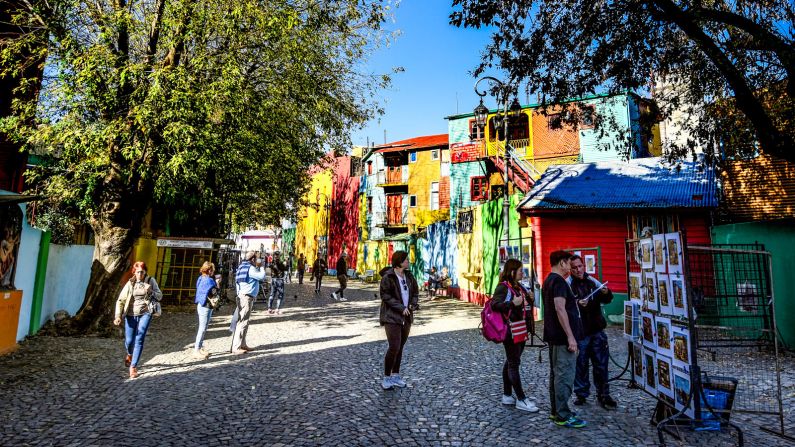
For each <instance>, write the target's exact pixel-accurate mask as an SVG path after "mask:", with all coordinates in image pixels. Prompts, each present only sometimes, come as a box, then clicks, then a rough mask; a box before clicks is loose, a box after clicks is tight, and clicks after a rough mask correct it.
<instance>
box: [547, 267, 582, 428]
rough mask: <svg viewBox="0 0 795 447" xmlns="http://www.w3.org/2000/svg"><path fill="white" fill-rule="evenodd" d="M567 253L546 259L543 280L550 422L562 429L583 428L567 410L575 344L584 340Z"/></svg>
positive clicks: (577, 419) (575, 354) (574, 361)
mask: <svg viewBox="0 0 795 447" xmlns="http://www.w3.org/2000/svg"><path fill="white" fill-rule="evenodd" d="M571 257H572V255H571V253H569V252H567V251H554V252H552V254H551V255H550V256H549V264H550V266H551V270H552V271H551V272H550V273H549V275H548V276H547V278H546V280H544V285H543V288H542V291H541V293H542V296H543V299H544V341H545V342H547V344H548V345H549V368H550V371H549V401H550V406H551V414H550V419H552V421H553V422H554V423H555V424H556V425H559V426H561V427H571V428H580V427H585V425H586V422H585V421H583V420H582V419H579V418H577V417H576V416H575V415H574V412H573V411H571V409H570V408H569V398H570V397H571V391H572V387H573V385H574V374H575V371H576V366H577V343H578V341H579V340H581V339H582V338H583V330H582V321H581V320H580V311H579V306H578V305H577V298H576V297H575V296H574V292H572V290H571V287H570V286H569V283H568V282H566V276H568V275H569V272H570V271H571V265H570V259H571Z"/></svg>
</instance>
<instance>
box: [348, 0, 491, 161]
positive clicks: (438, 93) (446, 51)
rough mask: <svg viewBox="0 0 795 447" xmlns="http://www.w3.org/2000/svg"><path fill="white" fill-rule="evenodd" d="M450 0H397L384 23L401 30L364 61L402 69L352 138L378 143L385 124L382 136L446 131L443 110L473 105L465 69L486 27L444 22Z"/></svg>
mask: <svg viewBox="0 0 795 447" xmlns="http://www.w3.org/2000/svg"><path fill="white" fill-rule="evenodd" d="M451 4H452V2H451V1H449V0H429V1H421V0H403V1H402V2H401V4H400V5H399V6H398V8H397V10H396V11H395V14H394V18H395V22H394V23H391V22H390V23H387V24H386V28H387V29H388V30H400V32H401V35H399V36H398V37H397V38H396V40H395V41H394V42H393V44H392V45H391V46H389V47H385V48H382V49H380V50H379V51H378V52H377V53H376V54H375V55H374V56H373V58H372V59H371V60H370V62H369V63H368V64H367V66H366V67H367V69H368V70H369V71H371V72H375V73H384V72H389V71H390V70H391V69H392V67H396V66H400V67H403V68H404V69H405V72H403V73H396V74H394V75H393V79H392V80H393V84H392V87H391V88H390V89H389V90H386V91H382V92H381V95H380V96H381V100H382V101H381V102H382V103H383V105H384V109H385V114H384V115H382V116H381V117H380V118H377V119H374V120H372V121H370V122H369V123H368V124H367V125H366V127H365V128H364V129H362V130H359V131H356V132H354V133H353V136H352V139H353V144H355V145H365V144H366V143H367V138H368V137H369V138H370V141H375V144H383V143H384V131H385V130H386V141H387V142H390V141H397V140H402V139H406V138H411V137H415V136H421V135H432V134H440V133H447V120H445V119H444V117H445V116H449V115H455V114H457V113H468V112H471V111H472V110H473V109H474V108H475V106H477V104H478V96H477V95H476V94H475V92H474V90H473V86H474V84H475V78H473V77H472V75H471V74H470V73H471V71H472V70H473V69H474V68H475V67H476V66H477V64H478V62H479V61H480V55H481V53H482V52H483V49H484V48H485V46H486V44H487V43H488V41H489V32H488V31H486V30H483V29H480V30H473V29H463V28H456V27H454V26H452V25H449V24H448V22H449V15H450V12H451V11H452V6H451ZM486 74H494V73H486ZM497 77H499V76H497ZM484 85H485V83H481V87H483V86H484ZM456 95H457V96H456ZM456 104H457V105H456ZM486 105H487V106H488V107H490V108H491V107H495V106H496V103H495V102H494V98H490V97H487V102H486Z"/></svg>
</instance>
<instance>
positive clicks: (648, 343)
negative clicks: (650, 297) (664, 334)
mask: <svg viewBox="0 0 795 447" xmlns="http://www.w3.org/2000/svg"><path fill="white" fill-rule="evenodd" d="M640 331H641V335H642V336H643V347H644V348H651V349H653V350H657V348H656V343H655V340H654V315H652V314H651V313H649V312H641V313H640Z"/></svg>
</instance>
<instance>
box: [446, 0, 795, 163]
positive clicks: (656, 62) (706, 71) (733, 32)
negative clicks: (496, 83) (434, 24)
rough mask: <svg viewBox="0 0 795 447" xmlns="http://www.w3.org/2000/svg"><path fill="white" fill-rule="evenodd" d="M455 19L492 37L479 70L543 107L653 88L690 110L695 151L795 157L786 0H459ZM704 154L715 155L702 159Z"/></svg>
mask: <svg viewBox="0 0 795 447" xmlns="http://www.w3.org/2000/svg"><path fill="white" fill-rule="evenodd" d="M453 6H454V11H453V13H452V14H451V16H450V17H451V23H453V24H454V25H457V26H462V27H481V26H492V27H494V28H495V31H494V32H493V33H492V39H491V42H490V43H489V45H488V46H487V48H486V51H485V52H484V56H483V59H482V63H481V64H480V66H479V67H478V68H477V70H476V73H478V74H479V73H481V72H482V71H484V70H485V69H487V68H491V67H493V66H494V65H497V66H498V67H499V68H501V69H503V70H505V71H506V72H507V74H508V77H509V78H510V79H511V81H513V82H514V83H516V82H520V81H526V82H528V85H529V87H528V88H529V90H531V91H532V92H536V93H538V94H539V96H541V97H542V98H543V100H544V101H548V102H550V103H559V102H561V101H563V100H565V99H568V98H576V97H582V96H585V95H588V94H593V93H596V92H602V91H604V92H610V93H615V92H619V91H625V90H627V89H631V90H646V89H648V88H649V85H650V83H652V82H655V81H656V82H657V83H658V86H659V85H667V86H668V88H664V89H659V90H657V91H656V92H655V94H656V96H655V99H656V100H657V102H658V104H659V105H660V108H661V110H660V111H661V113H662V114H663V115H664V116H670V115H673V114H674V113H676V112H677V111H680V112H682V111H683V112H684V116H687V117H689V120H688V121H687V122H685V123H683V124H684V126H685V129H686V131H687V132H688V134H689V137H690V138H689V141H687V142H686V143H685V144H681V145H673V147H669V148H668V149H669V150H671V154H672V156H673V157H681V156H684V155H685V154H686V153H688V152H690V151H692V150H693V149H694V148H695V147H696V146H700V147H702V148H707V149H711V150H712V151H723V152H725V154H726V155H729V156H733V155H737V156H746V155H752V154H753V153H756V152H758V149H759V148H760V147H761V148H762V150H764V151H765V152H767V153H769V154H771V155H776V156H779V157H782V158H785V159H788V160H790V161H795V150H794V148H795V144H793V143H795V127H793V123H795V121H793V118H795V105H794V104H793V98H795V83H793V82H789V80H790V79H793V75H795V34H794V33H793V25H795V10H794V9H793V8H794V7H793V4H792V2H791V1H789V0H735V1H727V0H555V1H549V0H453ZM707 152H708V155H710V154H712V152H710V151H707Z"/></svg>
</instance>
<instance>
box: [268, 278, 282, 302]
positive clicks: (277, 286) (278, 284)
mask: <svg viewBox="0 0 795 447" xmlns="http://www.w3.org/2000/svg"><path fill="white" fill-rule="evenodd" d="M274 299H275V300H276V306H275V307H274V306H273V300H274ZM283 300H284V278H273V279H271V295H270V296H269V297H268V309H269V310H270V309H273V310H279V309H281V307H282V301H283Z"/></svg>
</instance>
